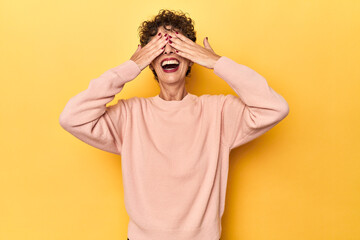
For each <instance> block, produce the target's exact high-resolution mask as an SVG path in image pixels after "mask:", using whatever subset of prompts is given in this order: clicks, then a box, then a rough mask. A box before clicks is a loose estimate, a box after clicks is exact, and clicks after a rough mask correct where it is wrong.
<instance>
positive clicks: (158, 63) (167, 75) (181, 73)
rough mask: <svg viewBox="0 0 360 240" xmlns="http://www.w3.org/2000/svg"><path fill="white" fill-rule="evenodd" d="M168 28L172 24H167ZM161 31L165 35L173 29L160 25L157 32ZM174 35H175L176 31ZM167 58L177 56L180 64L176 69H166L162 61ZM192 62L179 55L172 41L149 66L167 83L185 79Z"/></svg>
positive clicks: (159, 78) (160, 79)
mask: <svg viewBox="0 0 360 240" xmlns="http://www.w3.org/2000/svg"><path fill="white" fill-rule="evenodd" d="M166 28H168V29H170V26H166ZM159 32H161V34H162V37H164V35H165V34H166V33H169V32H171V30H166V29H165V28H164V27H162V26H161V27H159V29H158V32H157V34H158V33H159ZM173 35H175V32H174V34H173ZM155 36H157V35H155ZM150 40H151V39H150ZM167 58H175V59H176V60H177V61H178V63H179V66H178V67H177V68H175V69H164V68H163V67H162V62H163V60H164V59H167ZM192 64H193V62H191V61H190V60H188V59H186V58H183V57H180V56H179V55H177V54H176V52H175V49H174V48H173V47H172V46H171V44H170V43H168V44H166V46H165V49H164V51H163V52H162V53H161V54H160V55H159V56H157V57H156V58H155V59H154V60H153V61H152V62H151V63H150V65H149V67H150V69H152V70H155V72H156V74H157V76H158V80H159V82H160V81H162V82H165V83H174V82H178V81H185V74H186V72H187V70H188V67H189V66H191V65H192Z"/></svg>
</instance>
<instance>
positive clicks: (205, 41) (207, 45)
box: [204, 37, 214, 52]
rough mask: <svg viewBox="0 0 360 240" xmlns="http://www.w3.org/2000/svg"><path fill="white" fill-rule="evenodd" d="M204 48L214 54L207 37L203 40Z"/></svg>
mask: <svg viewBox="0 0 360 240" xmlns="http://www.w3.org/2000/svg"><path fill="white" fill-rule="evenodd" d="M204 47H205V48H206V49H209V50H211V51H212V52H214V50H213V49H212V48H211V46H210V43H209V40H208V37H206V38H204Z"/></svg>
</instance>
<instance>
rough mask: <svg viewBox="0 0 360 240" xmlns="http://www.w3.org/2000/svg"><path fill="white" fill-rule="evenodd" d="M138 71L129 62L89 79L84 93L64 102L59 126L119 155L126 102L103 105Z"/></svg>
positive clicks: (138, 69) (90, 143)
mask: <svg viewBox="0 0 360 240" xmlns="http://www.w3.org/2000/svg"><path fill="white" fill-rule="evenodd" d="M140 72H141V70H140V68H139V67H138V65H137V64H136V63H135V62H134V61H132V60H128V61H126V62H124V63H123V64H121V65H119V66H117V67H114V68H112V69H110V70H107V71H106V72H104V73H103V74H101V75H100V76H99V77H98V78H95V79H92V80H91V81H90V83H89V85H88V88H87V89H86V90H84V91H82V92H80V93H78V94H77V95H75V96H73V97H72V98H70V100H69V101H68V102H67V104H66V105H65V108H64V109H63V111H62V112H61V114H60V118H59V123H60V125H61V126H62V127H63V128H64V129H65V130H66V131H68V132H69V133H71V134H72V135H73V136H75V137H76V138H78V139H80V140H81V141H83V142H85V143H87V144H89V145H91V146H93V147H96V148H99V149H101V150H104V151H107V152H111V153H115V154H118V155H120V154H121V147H122V142H123V133H124V129H125V123H126V117H127V116H126V111H125V107H124V101H125V99H120V100H118V102H117V104H115V105H112V106H108V107H106V104H107V103H109V102H111V101H112V100H113V99H114V97H115V94H117V93H119V92H120V91H121V90H122V89H123V87H124V85H125V83H127V82H129V81H131V80H133V79H134V78H135V77H136V76H138V75H139V74H140Z"/></svg>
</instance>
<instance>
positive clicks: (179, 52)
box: [175, 50, 193, 62]
mask: <svg viewBox="0 0 360 240" xmlns="http://www.w3.org/2000/svg"><path fill="white" fill-rule="evenodd" d="M175 53H176V54H177V55H179V56H180V57H183V58H186V59H188V60H190V61H191V62H193V60H192V58H193V56H191V55H190V54H189V53H186V52H183V51H180V50H176V51H175Z"/></svg>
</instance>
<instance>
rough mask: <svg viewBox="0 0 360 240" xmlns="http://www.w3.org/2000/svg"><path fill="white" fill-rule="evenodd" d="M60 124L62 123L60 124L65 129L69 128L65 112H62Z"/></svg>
mask: <svg viewBox="0 0 360 240" xmlns="http://www.w3.org/2000/svg"><path fill="white" fill-rule="evenodd" d="M59 124H60V126H61V127H62V128H63V129H65V130H66V129H67V128H68V124H67V120H66V118H65V117H64V114H63V113H61V114H60V117H59Z"/></svg>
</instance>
